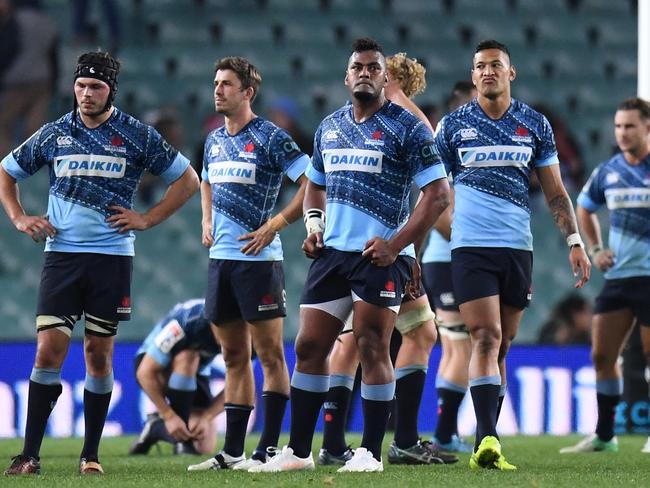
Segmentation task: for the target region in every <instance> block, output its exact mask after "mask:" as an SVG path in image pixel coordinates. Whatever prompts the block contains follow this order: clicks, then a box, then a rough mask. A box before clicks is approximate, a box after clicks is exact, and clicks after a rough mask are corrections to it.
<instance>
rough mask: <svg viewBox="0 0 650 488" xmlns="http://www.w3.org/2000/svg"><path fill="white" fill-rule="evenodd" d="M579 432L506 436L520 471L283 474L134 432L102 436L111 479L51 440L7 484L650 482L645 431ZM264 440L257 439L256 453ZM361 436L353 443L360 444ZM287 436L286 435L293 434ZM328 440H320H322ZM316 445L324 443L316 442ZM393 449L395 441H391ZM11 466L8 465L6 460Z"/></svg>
mask: <svg viewBox="0 0 650 488" xmlns="http://www.w3.org/2000/svg"><path fill="white" fill-rule="evenodd" d="M578 439H579V438H578V437H577V436H572V437H514V438H505V439H503V445H504V454H505V455H506V458H507V459H508V461H510V462H512V463H514V464H516V465H517V466H518V467H519V470H518V471H515V472H511V473H502V472H497V471H479V472H476V471H470V469H469V468H468V467H467V461H468V455H462V456H461V461H460V462H459V463H458V464H455V465H448V466H391V465H389V464H388V463H386V464H385V466H384V469H385V471H384V472H383V473H365V474H361V473H359V474H337V473H336V468H333V467H331V468H330V467H327V468H326V467H317V468H316V471H312V472H302V473H280V474H266V475H263V474H249V473H241V472H238V471H222V472H218V471H212V472H200V473H197V472H193V473H188V472H187V471H186V466H187V465H188V464H191V463H195V462H198V461H201V460H202V458H196V457H177V456H172V455H171V449H170V448H169V447H168V446H165V448H164V449H161V451H160V452H157V451H156V450H155V448H154V449H153V450H152V452H151V453H150V454H149V455H148V456H141V457H127V456H126V455H125V453H126V451H127V450H128V447H129V445H130V444H131V441H132V440H133V438H131V437H122V438H107V439H104V440H103V441H102V448H101V460H102V465H103V466H104V469H105V470H106V472H107V474H106V475H105V476H103V477H88V476H86V477H84V478H83V479H80V476H79V475H78V474H77V473H76V470H77V463H78V456H79V450H80V448H81V444H82V442H81V440H79V439H61V440H53V439H46V440H45V442H44V443H43V449H42V452H41V460H42V474H41V475H40V476H22V477H13V478H5V477H0V486H2V487H5V486H21V487H28V486H39V487H44V486H47V487H48V488H49V487H53V488H65V487H74V488H78V487H79V486H81V485H83V486H97V487H102V488H113V487H114V488H128V487H135V486H138V487H147V488H154V487H162V486H164V487H182V488H201V487H210V488H221V487H223V486H227V487H236V486H246V487H248V488H255V487H260V488H262V487H264V488H267V487H276V486H278V487H280V486H281V487H290V486H300V487H304V486H307V487H321V486H332V487H354V488H361V487H360V484H361V483H372V486H371V487H368V488H379V487H390V488H400V487H406V486H413V487H416V486H417V487H420V486H422V487H424V486H435V487H440V488H448V487H452V486H476V487H481V488H501V487H504V486H519V487H549V488H550V487H560V486H567V487H572V488H573V487H579V486H588V487H590V488H594V487H600V486H603V487H608V488H614V487H618V486H637V487H643V486H650V454H642V453H641V452H640V450H641V447H642V445H643V443H644V442H645V437H638V436H637V437H634V436H629V437H623V438H621V439H620V452H619V453H618V454H600V453H598V454H575V455H562V456H560V455H559V454H558V449H559V448H560V447H562V446H565V445H568V444H571V443H574V442H575V441H577V440H578ZM255 440H256V438H255V437H254V436H252V437H251V439H250V440H249V442H248V444H247V447H248V451H249V452H250V449H251V448H253V447H254V445H255ZM359 440H360V439H359V437H358V436H349V439H348V441H349V442H352V443H353V445H358V443H359ZM285 441H286V440H285ZM317 442H320V439H317ZM315 445H316V444H315ZM21 446H22V441H21V440H18V439H11V440H1V441H0V460H2V461H1V462H2V463H3V464H6V465H7V466H8V465H9V458H10V457H11V456H13V455H15V454H16V453H17V452H18V451H20V448H21ZM385 447H387V444H385ZM3 468H4V466H3Z"/></svg>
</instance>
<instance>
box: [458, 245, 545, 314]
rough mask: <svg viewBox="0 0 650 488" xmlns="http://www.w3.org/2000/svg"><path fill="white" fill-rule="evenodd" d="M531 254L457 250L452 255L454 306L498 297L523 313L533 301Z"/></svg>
mask: <svg viewBox="0 0 650 488" xmlns="http://www.w3.org/2000/svg"><path fill="white" fill-rule="evenodd" d="M532 274H533V253H532V252H530V251H524V250H521V249H511V248H507V247H459V248H456V249H452V251H451V278H452V282H453V285H454V292H455V295H456V303H457V304H458V305H462V304H463V303H465V302H469V301H471V300H476V299H478V298H484V297H489V296H492V295H499V297H500V301H501V302H502V303H504V304H506V305H510V306H512V307H515V308H518V309H520V310H523V309H524V308H526V307H527V306H528V305H529V304H530V300H531V298H532Z"/></svg>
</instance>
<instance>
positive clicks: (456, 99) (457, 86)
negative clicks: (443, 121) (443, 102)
mask: <svg viewBox="0 0 650 488" xmlns="http://www.w3.org/2000/svg"><path fill="white" fill-rule="evenodd" d="M475 89H476V87H475V86H474V83H472V82H471V81H469V80H462V81H457V82H456V83H454V87H453V88H452V90H451V93H450V94H449V97H447V108H448V109H449V110H452V108H453V109H454V110H455V109H456V108H458V107H460V106H461V105H463V104H464V103H466V102H465V101H466V100H467V98H469V97H470V96H471V94H472V91H473V90H475Z"/></svg>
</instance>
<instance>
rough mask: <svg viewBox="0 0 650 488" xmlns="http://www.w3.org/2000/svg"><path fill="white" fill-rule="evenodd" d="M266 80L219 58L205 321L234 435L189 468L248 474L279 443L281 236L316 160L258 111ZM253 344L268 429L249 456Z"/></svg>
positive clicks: (207, 170) (208, 182) (284, 379)
mask: <svg viewBox="0 0 650 488" xmlns="http://www.w3.org/2000/svg"><path fill="white" fill-rule="evenodd" d="M261 81H262V78H261V76H260V74H259V72H258V71H257V69H256V68H255V66H253V65H252V64H251V63H250V62H249V61H248V60H246V59H244V58H240V57H227V58H223V59H221V60H220V61H218V62H217V64H216V68H215V77H214V100H215V108H216V111H217V112H218V113H220V114H222V115H224V117H225V125H224V126H223V127H220V128H218V129H216V130H214V131H212V132H211V133H210V134H209V135H208V137H207V140H206V142H205V151H204V157H203V172H202V180H203V181H202V182H201V206H202V210H203V237H202V240H203V245H204V246H206V247H209V248H210V264H209V271H208V291H207V297H206V302H205V316H206V318H207V319H208V320H209V321H210V322H212V324H214V325H215V326H216V331H217V338H218V340H219V343H220V344H221V349H222V352H223V357H224V360H225V362H226V392H225V395H226V397H225V402H226V403H225V409H226V436H225V443H224V447H223V449H222V450H221V451H220V452H218V453H217V454H216V455H215V456H214V457H212V458H210V459H208V460H206V461H204V462H202V463H199V464H196V465H191V466H189V467H188V470H190V471H196V470H206V469H228V468H236V469H248V468H249V467H252V466H256V465H259V464H262V463H264V462H266V458H267V448H270V447H275V446H277V442H278V437H279V435H280V429H281V426H282V418H283V416H284V411H285V407H286V403H287V400H288V399H289V396H288V395H289V374H288V370H287V365H286V362H285V359H284V348H283V342H282V322H283V319H282V318H283V317H284V316H285V315H286V297H285V289H284V270H283V267H282V244H281V242H280V237H279V235H278V232H279V231H280V230H281V229H283V228H284V227H286V226H287V225H289V223H291V222H293V221H295V220H296V219H298V218H299V217H300V216H301V215H302V201H303V197H304V190H305V186H306V181H307V179H306V178H305V177H304V175H303V173H304V171H305V169H306V167H307V164H308V162H309V158H308V157H307V156H306V155H305V154H303V153H302V152H301V151H300V149H299V148H298V146H297V145H296V143H295V142H294V141H293V140H292V139H291V137H290V136H289V134H288V133H287V132H286V131H284V130H283V129H280V128H278V127H277V126H276V125H274V124H272V123H271V122H269V121H267V120H264V119H263V118H261V117H258V116H257V115H256V114H255V113H253V111H252V108H251V104H252V103H253V100H254V99H255V97H256V96H257V94H258V92H259V89H260V84H261ZM285 174H286V175H287V176H288V177H289V178H291V179H292V180H293V181H296V182H299V184H300V188H299V190H298V191H297V192H296V194H295V196H294V197H293V199H292V200H291V201H290V202H289V204H288V205H287V206H286V207H285V208H283V209H282V210H281V211H279V212H278V213H277V214H276V215H275V216H273V217H271V212H272V211H273V208H274V207H275V204H276V200H277V197H278V192H279V191H280V185H281V182H282V178H283V176H284V175H285ZM251 343H252V346H253V347H254V348H255V351H256V352H257V355H258V357H259V360H260V362H261V364H262V368H263V370H264V386H263V395H262V398H263V401H264V412H265V417H264V430H263V432H262V436H261V437H260V440H259V443H258V445H257V448H256V449H255V451H254V452H253V455H252V457H251V458H249V459H246V455H245V453H244V440H245V437H246V426H247V425H248V419H249V416H250V413H251V410H252V409H253V404H254V401H255V383H254V379H253V369H252V365H251Z"/></svg>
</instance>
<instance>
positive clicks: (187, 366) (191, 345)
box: [129, 298, 224, 455]
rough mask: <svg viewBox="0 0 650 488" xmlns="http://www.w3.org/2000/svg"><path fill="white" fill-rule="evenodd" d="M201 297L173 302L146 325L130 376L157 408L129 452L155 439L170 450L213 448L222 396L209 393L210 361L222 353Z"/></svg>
mask: <svg viewBox="0 0 650 488" xmlns="http://www.w3.org/2000/svg"><path fill="white" fill-rule="evenodd" d="M204 304H205V300H203V299H196V298H195V299H192V300H187V301H185V302H181V303H178V304H176V306H174V308H172V309H171V310H170V311H169V312H168V313H167V314H166V315H165V317H164V318H163V319H162V320H161V321H159V322H158V323H157V324H156V325H155V326H154V328H153V329H152V330H151V332H150V333H149V335H147V337H146V339H145V340H144V342H143V343H142V345H141V346H140V348H139V349H138V351H137V352H136V356H135V361H134V362H135V376H136V379H137V381H138V384H139V385H140V387H141V388H142V389H143V390H144V392H145V393H146V395H147V396H148V397H149V399H150V400H151V402H152V403H153V404H154V405H155V406H156V412H155V413H152V414H150V415H149V416H148V418H147V421H146V422H145V425H144V428H143V429H142V432H141V434H140V436H139V438H138V439H137V440H136V441H135V442H134V444H133V445H132V446H131V449H130V450H129V454H131V455H137V454H147V453H148V452H149V449H151V446H153V445H154V444H156V443H157V442H158V441H161V440H163V441H166V442H171V443H172V444H173V445H174V454H207V453H210V452H214V450H215V447H216V441H217V437H216V429H215V423H214V422H213V420H214V419H215V417H216V416H217V415H219V414H220V413H221V412H222V411H223V403H224V399H223V397H224V395H223V392H221V393H219V395H217V396H216V397H213V396H212V393H211V392H210V364H211V363H212V361H213V360H214V358H215V357H216V356H217V354H219V353H220V352H221V348H220V347H219V343H218V342H217V340H216V337H215V335H214V329H213V328H212V326H211V325H210V322H209V321H208V320H207V319H206V318H205V316H204V315H203V309H204Z"/></svg>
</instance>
